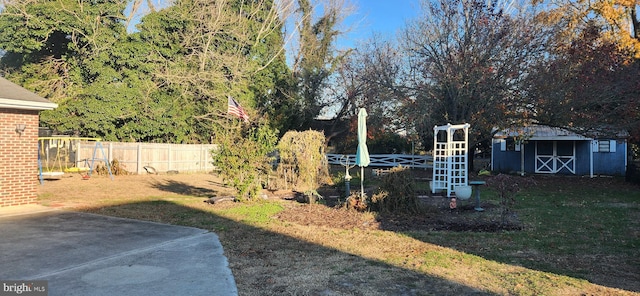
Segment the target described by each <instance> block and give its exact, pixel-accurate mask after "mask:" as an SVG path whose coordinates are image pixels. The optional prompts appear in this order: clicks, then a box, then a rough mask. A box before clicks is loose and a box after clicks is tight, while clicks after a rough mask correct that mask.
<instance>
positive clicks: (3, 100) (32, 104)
mask: <svg viewBox="0 0 640 296" xmlns="http://www.w3.org/2000/svg"><path fill="white" fill-rule="evenodd" d="M56 107H58V104H56V103H53V102H51V101H49V100H47V99H45V98H43V97H41V96H39V95H36V94H34V93H33V92H30V91H28V90H26V89H24V88H23V87H21V86H19V85H17V84H15V83H13V82H11V81H9V80H6V79H4V78H3V77H1V76H0V108H9V109H21V110H52V109H54V108H56Z"/></svg>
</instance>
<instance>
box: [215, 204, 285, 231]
mask: <svg viewBox="0 0 640 296" xmlns="http://www.w3.org/2000/svg"><path fill="white" fill-rule="evenodd" d="M283 210H284V208H283V207H282V206H281V205H279V204H277V203H273V202H260V203H253V204H243V205H240V206H237V207H233V208H230V209H224V210H220V211H218V213H219V214H220V215H223V216H227V217H230V218H235V219H238V220H240V221H242V222H244V223H248V224H252V225H256V224H266V223H269V222H270V221H273V220H272V219H271V217H273V216H274V215H275V214H277V213H279V212H281V211H283Z"/></svg>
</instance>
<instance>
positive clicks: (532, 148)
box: [491, 125, 628, 177]
mask: <svg viewBox="0 0 640 296" xmlns="http://www.w3.org/2000/svg"><path fill="white" fill-rule="evenodd" d="M627 138H628V134H627V133H626V132H606V133H605V132H598V133H596V135H595V136H586V135H583V134H580V133H576V132H573V131H570V130H568V129H564V128H559V127H550V126H545V125H531V126H526V127H521V128H515V129H509V130H502V131H498V132H496V133H495V135H494V136H493V140H492V149H491V168H492V170H494V171H498V172H520V173H536V174H559V175H589V176H591V177H593V176H594V175H614V176H624V175H625V173H626V169H627V152H628V151H627V149H628V146H627ZM518 139H521V140H520V141H519V140H518Z"/></svg>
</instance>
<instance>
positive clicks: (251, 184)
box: [212, 125, 277, 201]
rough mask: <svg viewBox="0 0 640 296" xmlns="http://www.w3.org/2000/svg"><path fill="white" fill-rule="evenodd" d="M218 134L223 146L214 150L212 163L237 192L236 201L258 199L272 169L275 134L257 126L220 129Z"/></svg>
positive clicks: (270, 130)
mask: <svg viewBox="0 0 640 296" xmlns="http://www.w3.org/2000/svg"><path fill="white" fill-rule="evenodd" d="M216 134H217V137H216V139H215V140H216V141H217V143H218V144H219V145H220V146H219V148H218V149H217V150H214V151H212V157H213V163H214V165H215V166H216V167H217V168H218V169H219V170H220V175H221V176H222V177H223V179H224V181H225V182H226V183H227V184H228V185H230V186H232V187H233V188H235V189H236V190H237V191H238V195H237V196H236V200H238V201H245V200H250V199H253V198H255V197H257V196H258V193H259V192H260V190H261V189H262V185H263V183H264V182H266V179H267V176H268V173H269V170H270V169H271V168H270V158H269V156H268V153H270V152H271V151H273V149H274V148H275V143H276V141H277V137H276V131H274V130H272V129H270V128H269V127H268V126H267V125H258V126H249V127H237V128H236V129H227V130H220V131H219V132H218V133H216Z"/></svg>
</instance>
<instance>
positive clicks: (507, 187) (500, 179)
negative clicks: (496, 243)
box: [487, 174, 535, 225]
mask: <svg viewBox="0 0 640 296" xmlns="http://www.w3.org/2000/svg"><path fill="white" fill-rule="evenodd" d="M487 185H488V186H489V187H492V188H494V189H496V190H497V191H498V195H499V196H500V207H501V209H502V211H501V213H500V218H501V221H500V222H501V224H502V225H505V224H507V222H508V221H507V220H508V218H509V216H510V213H511V212H512V208H513V206H514V205H515V203H516V194H517V193H518V192H520V190H521V189H523V188H526V187H529V186H533V185H535V181H534V180H532V179H529V178H524V177H515V176H509V175H505V174H499V175H497V176H495V177H491V178H489V179H488V180H487Z"/></svg>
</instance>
